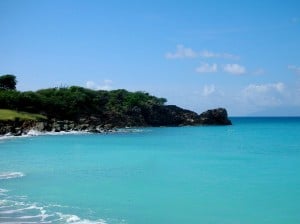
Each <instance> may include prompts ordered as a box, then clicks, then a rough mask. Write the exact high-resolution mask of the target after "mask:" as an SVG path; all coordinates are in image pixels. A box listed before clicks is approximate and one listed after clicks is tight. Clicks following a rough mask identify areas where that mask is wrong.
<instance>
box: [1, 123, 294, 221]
mask: <svg viewBox="0 0 300 224" xmlns="http://www.w3.org/2000/svg"><path fill="white" fill-rule="evenodd" d="M232 120H233V123H234V125H233V126H223V127H217V126H214V127H180V128H145V129H141V131H140V132H136V133H117V134H107V135H105V134H104V135H92V134H85V135H60V136H38V137H26V138H15V139H8V140H0V189H1V190H0V223H5V222H6V223H107V224H117V223H128V224H169V223H170V224H171V223H172V224H177V223H178V224H179V223H180V224H181V223H190V224H196V223H197V224H198V223H203V224H206V223H208V224H219V223H222V224H237V223H238V224H250V223H251V224H252V223H272V224H277V223H282V224H286V223H300V203H299V202H300V175H299V174H300V118H234V119H232Z"/></svg>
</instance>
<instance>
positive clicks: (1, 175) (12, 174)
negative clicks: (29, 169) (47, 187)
mask: <svg viewBox="0 0 300 224" xmlns="http://www.w3.org/2000/svg"><path fill="white" fill-rule="evenodd" d="M24 176H25V174H24V173H21V172H3V173H0V180H6V179H13V178H20V177H24ZM0 193H1V191H0Z"/></svg>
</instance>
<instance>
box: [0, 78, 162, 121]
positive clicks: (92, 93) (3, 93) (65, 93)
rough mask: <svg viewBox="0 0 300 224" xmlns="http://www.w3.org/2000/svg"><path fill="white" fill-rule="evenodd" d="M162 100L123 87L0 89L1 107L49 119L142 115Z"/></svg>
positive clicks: (160, 103) (160, 104) (158, 104)
mask: <svg viewBox="0 0 300 224" xmlns="http://www.w3.org/2000/svg"><path fill="white" fill-rule="evenodd" d="M1 78H3V76H2V77H1V76H0V80H1ZM165 102H166V99H164V98H157V97H154V96H151V95H149V94H148V93H145V92H129V91H127V90H124V89H120V90H113V91H103V90H99V91H96V90H91V89H87V88H83V87H78V86H71V87H62V88H49V89H41V90H38V91H36V92H33V91H27V92H20V91H16V90H13V89H11V88H2V89H1V88H0V108H2V109H11V110H16V111H26V112H29V113H36V114H42V115H44V116H47V117H48V118H50V119H51V118H58V119H66V120H78V119H80V118H82V117H87V116H96V117H98V118H103V119H107V117H113V116H116V117H124V116H127V115H128V116H131V115H132V113H134V112H135V111H139V113H142V115H145V114H147V113H148V112H149V110H150V109H151V108H152V107H153V106H162V105H164V103H165Z"/></svg>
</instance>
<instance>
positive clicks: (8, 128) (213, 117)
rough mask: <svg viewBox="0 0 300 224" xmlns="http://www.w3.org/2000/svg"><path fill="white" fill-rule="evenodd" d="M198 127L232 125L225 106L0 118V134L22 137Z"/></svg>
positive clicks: (173, 107)
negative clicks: (73, 116)
mask: <svg viewBox="0 0 300 224" xmlns="http://www.w3.org/2000/svg"><path fill="white" fill-rule="evenodd" d="M187 125H190V126H197V125H231V121H230V120H229V119H228V115H227V111H226V109H224V108H217V109H212V110H207V111H205V112H203V113H201V114H197V113H195V112H193V111H190V110H185V109H182V108H180V107H177V106H174V105H167V106H156V107H153V108H152V110H151V111H150V112H149V114H147V115H145V114H142V113H141V111H140V110H139V108H133V109H132V113H131V114H129V115H126V116H119V117H116V116H110V115H109V114H107V115H106V117H104V118H103V117H98V116H97V115H92V116H85V117H81V118H79V119H78V120H58V119H55V118H52V119H47V120H39V121H33V120H24V121H21V120H18V119H17V120H15V121H0V135H13V136H21V135H26V134H27V133H28V132H29V131H31V130H36V131H38V132H63V131H64V132H70V131H85V132H91V133H108V132H113V131H116V130H117V129H119V128H125V127H159V126H174V127H176V126H187Z"/></svg>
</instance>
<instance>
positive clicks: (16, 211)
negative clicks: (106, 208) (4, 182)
mask: <svg viewBox="0 0 300 224" xmlns="http://www.w3.org/2000/svg"><path fill="white" fill-rule="evenodd" d="M0 192H3V194H2V195H1V194H0V223H14V224H25V223H31V224H48V223H49V224H107V222H106V221H105V220H103V219H97V220H91V219H85V218H81V217H79V216H78V215H75V214H66V213H65V212H64V211H60V209H59V208H60V207H63V208H68V206H61V205H57V204H55V205H53V206H52V205H50V204H49V205H42V204H40V203H34V202H30V201H27V200H26V201H20V200H19V197H18V196H11V195H9V194H5V193H7V192H8V191H7V190H6V189H0Z"/></svg>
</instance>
